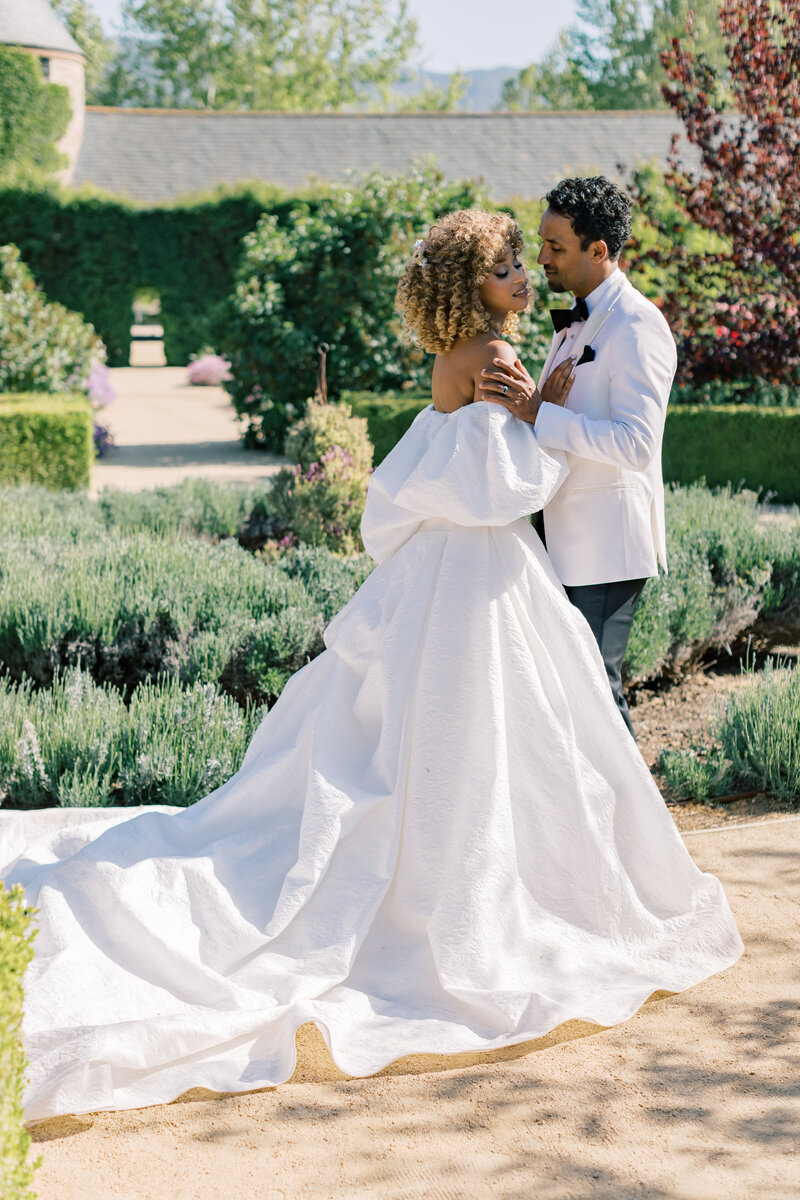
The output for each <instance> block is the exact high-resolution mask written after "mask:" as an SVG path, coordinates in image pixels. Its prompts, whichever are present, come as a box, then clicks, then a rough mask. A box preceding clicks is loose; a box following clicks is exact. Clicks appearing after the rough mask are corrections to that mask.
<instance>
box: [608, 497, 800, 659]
mask: <svg viewBox="0 0 800 1200" xmlns="http://www.w3.org/2000/svg"><path fill="white" fill-rule="evenodd" d="M666 507H667V558H668V562H669V574H666V575H665V574H660V575H658V576H657V577H655V578H653V579H651V580H649V581H648V583H647V584H646V586H645V589H644V592H643V593H642V598H641V600H640V602H639V605H638V607H637V610H636V615H635V617H634V621H633V626H632V628H631V636H630V640H629V642H628V650H627V654H626V657H625V671H626V675H627V678H628V679H629V680H630V681H632V682H641V681H644V680H646V679H654V678H658V677H659V676H664V675H666V676H670V675H671V676H677V675H680V674H681V673H682V672H683V671H685V670H687V669H689V668H690V667H691V666H693V665H694V664H695V663H697V662H698V661H699V660H700V659H701V658H702V657H703V655H704V654H706V653H708V652H709V651H711V650H715V651H718V650H723V649H727V650H728V651H730V648H731V646H732V645H733V644H734V643H735V641H736V639H737V638H739V637H740V636H741V635H742V634H743V633H744V632H745V631H747V630H748V629H751V628H752V627H753V625H754V624H755V622H756V620H757V619H758V617H759V616H760V615H761V614H762V613H765V614H768V615H771V616H772V617H773V618H778V617H779V616H780V615H783V616H784V617H786V618H787V619H788V618H789V617H790V616H791V617H792V619H794V617H793V610H794V603H795V600H794V594H793V591H794V589H793V584H794V582H795V581H796V580H797V579H798V573H800V529H798V530H795V531H793V530H788V529H783V528H779V527H774V526H772V527H768V528H761V527H760V526H759V523H758V502H757V497H756V496H755V495H754V494H753V493H748V492H744V493H739V494H734V493H732V492H731V490H730V488H728V489H724V490H722V491H720V492H717V493H714V492H711V491H709V489H708V488H705V487H703V486H702V485H700V484H695V485H693V486H691V487H687V488H673V489H668V491H667V494H666Z"/></svg>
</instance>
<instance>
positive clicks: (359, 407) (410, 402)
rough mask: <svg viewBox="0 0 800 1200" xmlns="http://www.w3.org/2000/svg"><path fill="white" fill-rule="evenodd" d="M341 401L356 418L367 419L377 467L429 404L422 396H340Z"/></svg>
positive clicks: (388, 394) (356, 393) (387, 394)
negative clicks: (347, 405) (349, 408)
mask: <svg viewBox="0 0 800 1200" xmlns="http://www.w3.org/2000/svg"><path fill="white" fill-rule="evenodd" d="M341 398H342V402H343V403H346V404H349V405H350V407H351V408H352V410H353V412H354V413H355V414H356V415H357V416H359V417H366V419H367V433H368V434H369V440H370V441H371V442H372V445H373V446H374V447H375V454H374V456H373V462H374V465H375V466H376V467H377V465H378V463H380V462H383V460H384V459H385V458H386V455H387V454H388V453H389V451H390V450H391V449H392V447H393V446H394V445H396V443H397V442H399V441H400V438H401V437H402V436H403V434H404V433H405V432H406V430H407V429H408V428H409V427H410V425H411V424H412V422H413V420H414V418H415V417H416V416H417V414H418V413H420V412H422V410H423V408H425V407H426V406H427V405H428V404H430V402H431V398H430V396H429V395H427V394H425V393H422V392H381V393H380V394H377V393H375V392H342V396H341Z"/></svg>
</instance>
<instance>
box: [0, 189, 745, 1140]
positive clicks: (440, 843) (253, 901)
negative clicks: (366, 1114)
mask: <svg viewBox="0 0 800 1200" xmlns="http://www.w3.org/2000/svg"><path fill="white" fill-rule="evenodd" d="M520 249H521V238H520V234H519V230H518V229H517V227H516V225H515V224H514V223H513V221H511V219H510V218H508V217H507V216H505V215H502V214H494V215H490V214H487V213H482V212H479V211H470V212H462V213H455V214H451V215H450V216H448V217H446V218H444V219H443V220H442V221H441V222H439V223H438V224H437V225H436V226H434V228H433V230H432V231H431V233H430V234H429V236H428V238H427V239H426V240H424V241H423V242H421V243H418V244H417V247H416V249H415V253H414V256H413V258H412V260H411V261H410V262H409V264H408V267H407V269H406V273H405V275H404V277H403V280H402V281H401V284H400V288H399V292H398V302H399V305H400V307H401V309H402V311H403V313H404V318H405V323H406V326H407V328H408V329H409V330H410V331H412V332H413V333H414V334H415V335H416V336H417V338H418V339H419V340H420V341H421V342H422V344H423V345H424V346H425V347H426V348H429V349H433V350H436V351H437V357H436V361H435V364H434V374H433V404H432V405H431V406H429V407H428V408H427V409H425V410H424V411H423V412H422V413H421V414H420V415H419V417H418V418H417V420H416V421H415V423H414V425H413V426H412V427H411V429H410V430H409V432H408V433H407V434H406V435H405V437H404V438H403V439H402V440H401V441H400V443H399V444H398V445H397V446H396V447H395V449H394V450H393V451H392V452H391V454H390V455H389V456H388V458H387V459H386V460H385V461H384V462H383V463H382V464H381V466H380V467H379V468H378V469H377V470H376V471H375V473H374V475H373V477H372V480H371V484H370V488H369V495H368V499H367V505H366V511H365V513H364V520H363V537H364V544H365V546H366V548H367V550H368V551H369V553H370V554H371V555H372V556H373V558H375V559H376V561H377V563H378V564H379V565H378V567H377V568H376V570H375V571H374V572H373V573H372V574H371V575H370V576H369V578H368V579H367V581H366V582H365V583H364V585H363V586H362V587H361V589H360V590H359V591H358V592H357V594H356V595H355V596H354V597H353V599H352V600H351V601H350V603H349V604H348V605H347V606H346V607H345V608H344V609H343V610H342V612H340V613H339V614H338V616H337V617H336V618H335V619H334V620H333V621H332V622H331V624H330V625H329V627H328V629H327V631H326V635H325V642H326V647H327V649H326V651H325V652H324V653H323V654H322V655H321V656H320V657H319V658H317V659H315V660H314V661H313V662H311V663H309V664H308V665H307V666H306V667H304V668H303V669H302V670H301V671H299V672H298V673H297V674H296V675H295V676H294V677H293V678H292V679H291V680H290V681H289V683H288V684H287V686H286V689H285V690H284V692H283V695H282V696H281V698H280V700H279V702H278V703H277V704H276V705H275V707H274V708H273V709H272V711H271V712H270V713H269V714H268V715H267V716H266V717H265V718H264V721H263V722H262V724H261V726H260V727H259V729H258V730H257V732H256V734H255V736H254V738H253V741H252V743H251V745H250V747H249V749H248V751H247V755H246V757H245V759H244V762H243V765H242V767H241V769H240V770H239V771H238V772H237V774H236V775H234V776H233V777H232V778H231V779H229V780H228V782H227V783H226V784H224V786H222V787H220V788H218V789H217V790H216V791H215V792H213V793H212V794H211V795H210V796H207V797H206V798H205V799H204V800H202V801H200V802H199V803H198V804H196V805H194V806H193V807H192V808H189V809H185V810H181V811H178V812H175V811H174V810H172V811H165V810H163V809H162V810H160V811H159V810H152V811H146V812H139V813H138V814H137V813H131V812H130V811H125V810H120V809H115V810H91V811H82V812H75V811H72V812H70V811H69V810H66V811H65V810H50V811H47V812H42V813H26V814H14V813H6V814H3V815H2V822H1V823H0V832H2V833H3V838H4V850H5V852H4V854H3V858H2V863H3V865H4V867H5V869H4V871H3V876H4V878H5V881H6V883H7V884H9V885H10V884H13V883H21V884H23V885H24V886H25V887H26V890H27V899H28V902H29V903H30V904H33V905H35V906H36V907H37V908H38V927H39V933H38V936H37V939H36V942H35V950H36V955H35V959H34V962H33V963H32V965H31V967H30V969H29V971H28V974H27V976H26V1011H25V1023H24V1039H25V1048H26V1052H27V1055H28V1059H29V1082H28V1087H27V1093H26V1117H27V1118H28V1119H40V1118H45V1117H50V1116H54V1115H56V1114H62V1113H80V1112H88V1111H95V1110H98V1109H123V1108H131V1107H138V1106H141V1105H147V1104H156V1103H161V1102H166V1101H169V1100H172V1099H173V1098H174V1097H176V1096H177V1095H179V1094H180V1093H181V1092H183V1091H185V1090H186V1089H187V1088H190V1087H195V1086H203V1087H206V1088H210V1089H213V1090H215V1091H227V1092H235V1091H243V1090H246V1089H252V1088H258V1087H265V1086H268V1085H272V1084H277V1083H279V1082H281V1081H283V1080H285V1079H287V1078H288V1077H289V1076H290V1075H291V1074H292V1071H293V1068H294V1064H295V1032H296V1030H297V1028H298V1026H300V1025H302V1024H303V1023H304V1022H307V1021H312V1022H315V1023H316V1024H317V1026H318V1027H319V1028H320V1030H321V1031H322V1033H323V1036H324V1037H325V1039H326V1041H327V1043H328V1046H329V1048H330V1050H331V1053H332V1055H333V1058H334V1060H335V1061H336V1063H337V1065H338V1066H339V1067H340V1068H341V1069H342V1070H343V1071H345V1072H348V1073H350V1074H354V1075H365V1074H370V1073H373V1072H375V1071H378V1070H379V1069H381V1068H382V1067H383V1066H385V1065H386V1064H388V1063H389V1062H391V1061H392V1060H394V1059H397V1058H399V1057H401V1056H403V1055H407V1054H411V1053H423V1052H437V1053H458V1052H463V1051H475V1050H489V1049H492V1048H495V1047H499V1046H507V1045H511V1044H513V1043H516V1042H523V1041H526V1040H528V1039H531V1038H536V1037H539V1036H540V1035H542V1034H544V1033H546V1032H547V1031H548V1030H550V1029H552V1028H553V1027H554V1026H556V1025H558V1024H560V1023H561V1022H563V1021H566V1020H568V1019H570V1018H581V1019H583V1020H586V1021H592V1022H596V1023H598V1024H599V1025H612V1024H614V1023H616V1022H619V1021H623V1020H625V1019H626V1018H627V1017H629V1016H631V1014H632V1013H634V1012H635V1011H636V1010H637V1009H638V1008H639V1007H640V1005H641V1004H642V1003H643V1002H644V1001H645V1000H646V999H647V998H648V996H650V995H651V993H652V992H654V991H656V990H659V989H666V990H669V991H672V992H678V991H681V990H682V989H684V988H687V987H690V986H691V985H692V984H695V983H698V982H699V981H701V980H703V979H706V978H707V977H708V976H710V975H712V974H714V973H715V972H717V971H720V970H722V969H723V968H725V967H727V966H729V965H730V964H732V963H733V962H735V961H736V959H737V958H738V957H739V955H740V954H741V951H742V943H741V941H740V938H739V935H738V933H737V930H736V927H735V925H734V922H733V918H732V916H731V913H730V911H729V908H728V905H727V902H726V899H725V896H724V894H723V891H722V887H721V885H720V883H719V881H718V880H717V879H716V878H714V876H712V875H709V874H704V873H702V872H701V871H700V870H699V869H698V868H697V867H696V866H695V865H694V863H693V862H692V859H691V858H690V856H689V854H688V852H687V851H686V849H685V847H684V844H683V841H682V840H681V837H680V836H679V834H678V832H677V830H676V828H675V825H674V823H673V821H672V819H671V817H670V815H669V813H668V812H667V809H666V808H665V806H664V803H663V801H662V799H661V796H660V795H659V793H658V791H657V789H656V787H655V785H654V784H653V782H652V779H651V777H650V774H649V772H648V770H647V768H646V766H645V764H644V762H643V760H642V758H641V756H640V754H639V752H638V750H637V749H636V746H635V744H634V743H633V741H632V739H631V737H630V735H629V733H628V731H627V729H626V727H625V724H624V722H623V720H622V718H621V717H620V715H619V712H618V711H617V708H616V705H615V704H614V702H613V700H612V698H611V695H610V692H609V688H608V682H607V678H606V673H605V670H604V668H603V663H602V660H601V658H600V654H599V651H598V649H597V646H596V644H595V641H594V638H593V636H592V634H591V632H590V629H589V626H588V625H587V624H586V622H585V621H584V619H583V617H582V616H581V615H580V613H579V612H578V611H577V610H576V609H575V608H573V607H572V605H571V604H570V603H569V601H568V600H567V598H566V596H565V593H564V591H563V589H562V587H561V585H560V583H559V582H558V580H557V578H556V576H555V574H554V572H553V569H552V567H551V565H550V562H549V560H548V557H547V554H546V552H545V550H544V548H543V546H542V544H541V542H540V540H539V538H538V536H537V535H536V533H535V532H534V531H533V529H532V528H531V525H530V523H529V521H528V519H527V518H528V516H529V514H530V513H531V512H533V511H536V510H538V509H540V508H541V507H542V506H543V504H544V503H545V502H546V501H547V499H548V498H549V497H550V496H551V495H552V494H553V492H554V490H555V489H556V488H558V486H559V484H560V482H561V481H562V479H563V477H564V474H565V470H566V468H565V465H564V462H563V460H562V459H561V458H559V457H557V456H554V455H551V454H548V453H546V452H545V451H543V450H542V449H541V447H540V446H539V445H538V444H537V441H536V437H535V434H534V433H533V432H532V430H531V428H530V426H528V425H526V424H524V423H522V422H520V421H518V420H516V418H514V417H513V416H511V415H510V414H509V413H508V412H507V411H506V410H505V409H504V408H502V407H500V406H498V405H495V404H491V403H485V402H483V403H473V402H472V401H473V400H474V397H475V395H476V394H480V393H476V381H477V380H478V379H479V377H480V371H481V369H482V368H483V367H484V366H485V365H487V364H491V361H492V359H493V358H495V357H497V356H498V353H500V354H502V355H505V356H506V357H509V358H510V359H512V360H513V358H514V354H513V351H512V350H511V348H510V347H509V346H508V344H507V343H506V342H505V341H504V340H500V333H501V331H502V329H503V327H504V326H505V327H506V329H507V330H508V329H509V328H511V327H513V323H514V322H513V314H514V313H515V312H518V311H520V310H521V309H523V308H524V307H525V306H526V304H527V287H526V284H525V276H524V272H523V270H522V268H521V266H520V262H519V258H518V253H519V251H520ZM512 332H513V328H512ZM569 385H570V380H569V369H568V368H565V369H564V370H563V371H561V372H560V373H559V375H557V376H556V377H555V380H554V382H553V383H552V384H551V385H550V386H551V388H552V391H551V393H550V396H549V398H550V399H551V400H554V401H556V402H558V401H559V399H561V400H563V397H564V396H565V395H566V392H567V390H568V388H569Z"/></svg>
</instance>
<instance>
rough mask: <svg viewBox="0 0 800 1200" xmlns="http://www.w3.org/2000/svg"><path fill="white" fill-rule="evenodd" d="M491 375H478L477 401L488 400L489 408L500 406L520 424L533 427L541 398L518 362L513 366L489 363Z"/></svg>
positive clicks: (496, 361) (502, 363)
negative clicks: (479, 399) (480, 377)
mask: <svg viewBox="0 0 800 1200" xmlns="http://www.w3.org/2000/svg"><path fill="white" fill-rule="evenodd" d="M493 363H494V367H495V369H494V370H493V371H487V370H483V371H481V376H482V379H481V382H480V384H479V385H478V386H479V388H480V391H481V397H480V398H481V400H491V401H492V403H493V404H502V405H503V407H504V408H507V409H508V411H509V412H511V413H513V414H514V416H515V417H519V419H520V420H521V421H528V422H529V423H530V424H531V425H533V423H534V421H535V420H536V415H537V413H538V412H539V406H540V404H541V403H542V396H541V395H540V394H539V390H538V388H537V387H536V384H535V383H534V382H533V380H532V379H531V377H530V375H529V374H528V372H527V371H526V370H525V368H524V367H523V365H522V363H521V362H520V361H519V359H515V361H514V364H513V366H512V365H511V364H510V363H507V362H505V361H504V360H503V359H502V358H495V359H494V360H493Z"/></svg>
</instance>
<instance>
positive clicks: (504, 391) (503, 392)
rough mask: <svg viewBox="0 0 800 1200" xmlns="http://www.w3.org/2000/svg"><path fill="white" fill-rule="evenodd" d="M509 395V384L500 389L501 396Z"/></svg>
mask: <svg viewBox="0 0 800 1200" xmlns="http://www.w3.org/2000/svg"><path fill="white" fill-rule="evenodd" d="M507 393H508V384H507V383H504V384H503V386H502V387H501V388H500V395H501V396H505V395H506V394H507Z"/></svg>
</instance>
